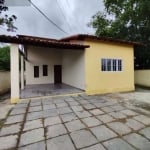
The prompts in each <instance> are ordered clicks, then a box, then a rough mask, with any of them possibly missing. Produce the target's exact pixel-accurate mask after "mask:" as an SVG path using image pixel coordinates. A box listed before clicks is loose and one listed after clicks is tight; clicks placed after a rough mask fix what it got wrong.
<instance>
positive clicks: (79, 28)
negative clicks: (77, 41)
mask: <svg viewBox="0 0 150 150" xmlns="http://www.w3.org/2000/svg"><path fill="white" fill-rule="evenodd" d="M66 4H67V5H68V8H70V7H71V4H70V1H69V0H66ZM73 18H74V19H75V20H76V22H77V24H78V26H75V28H76V29H77V30H78V31H79V32H80V31H81V30H82V31H84V32H85V28H83V26H81V24H80V23H79V20H78V18H77V17H76V16H75V15H74V16H73ZM79 26H80V27H79ZM81 28H82V29H81Z"/></svg>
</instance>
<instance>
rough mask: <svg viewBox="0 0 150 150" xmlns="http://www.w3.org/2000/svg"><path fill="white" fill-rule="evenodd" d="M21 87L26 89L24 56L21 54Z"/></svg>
mask: <svg viewBox="0 0 150 150" xmlns="http://www.w3.org/2000/svg"><path fill="white" fill-rule="evenodd" d="M21 89H22V90H23V89H24V57H23V56H22V55H21Z"/></svg>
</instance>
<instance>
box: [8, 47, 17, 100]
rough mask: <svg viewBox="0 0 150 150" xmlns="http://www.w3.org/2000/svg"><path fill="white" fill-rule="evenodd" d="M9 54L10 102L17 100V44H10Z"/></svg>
mask: <svg viewBox="0 0 150 150" xmlns="http://www.w3.org/2000/svg"><path fill="white" fill-rule="evenodd" d="M10 56H11V65H10V67H11V103H16V102H17V101H18V100H19V50H18V45H17V44H12V45H11V49H10Z"/></svg>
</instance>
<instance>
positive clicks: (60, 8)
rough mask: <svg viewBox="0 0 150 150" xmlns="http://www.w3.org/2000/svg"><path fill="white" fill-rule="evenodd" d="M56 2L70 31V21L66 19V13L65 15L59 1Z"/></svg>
mask: <svg viewBox="0 0 150 150" xmlns="http://www.w3.org/2000/svg"><path fill="white" fill-rule="evenodd" d="M56 3H57V5H58V7H59V9H60V11H61V12H62V15H63V17H64V18H65V20H66V23H67V24H68V27H69V29H70V31H72V29H71V25H70V23H69V22H68V20H67V17H66V15H65V12H64V9H63V8H62V7H61V4H60V3H59V1H58V0H56Z"/></svg>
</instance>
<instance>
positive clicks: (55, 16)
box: [0, 0, 104, 38]
mask: <svg viewBox="0 0 150 150" xmlns="http://www.w3.org/2000/svg"><path fill="white" fill-rule="evenodd" d="M57 1H58V2H59V4H60V6H61V8H62V9H63V12H64V14H65V16H66V19H67V22H69V25H70V26H71V31H70V29H69V27H68V23H67V22H66V19H65V18H64V16H63V15H62V12H61V10H60V9H59V6H58V4H57V3H56V0H42V1H39V0H32V2H33V3H35V4H36V5H37V6H38V7H39V8H40V9H41V10H42V11H43V12H44V13H45V14H46V15H47V16H48V17H49V18H51V19H52V20H53V21H54V22H55V23H56V24H57V25H58V26H59V27H61V28H63V29H64V30H65V31H67V32H69V35H71V34H77V33H94V30H93V29H91V28H88V27H87V23H88V22H89V21H90V19H91V17H92V16H93V15H94V14H95V13H96V12H97V11H99V10H101V11H102V10H103V9H104V6H103V2H102V1H103V0H57ZM8 13H9V14H15V15H16V16H17V20H16V22H15V25H16V26H17V27H18V30H17V32H16V33H8V32H6V31H4V29H2V28H0V32H1V34H12V35H14V34H24V35H32V36H41V37H48V38H61V37H64V36H68V35H66V34H64V33H63V32H61V31H59V30H58V29H57V28H56V27H55V26H53V25H52V24H51V23H50V22H48V20H46V19H45V18H44V17H43V16H42V15H41V14H40V13H39V12H38V11H37V10H36V9H35V8H33V6H30V7H10V8H9V12H8Z"/></svg>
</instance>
